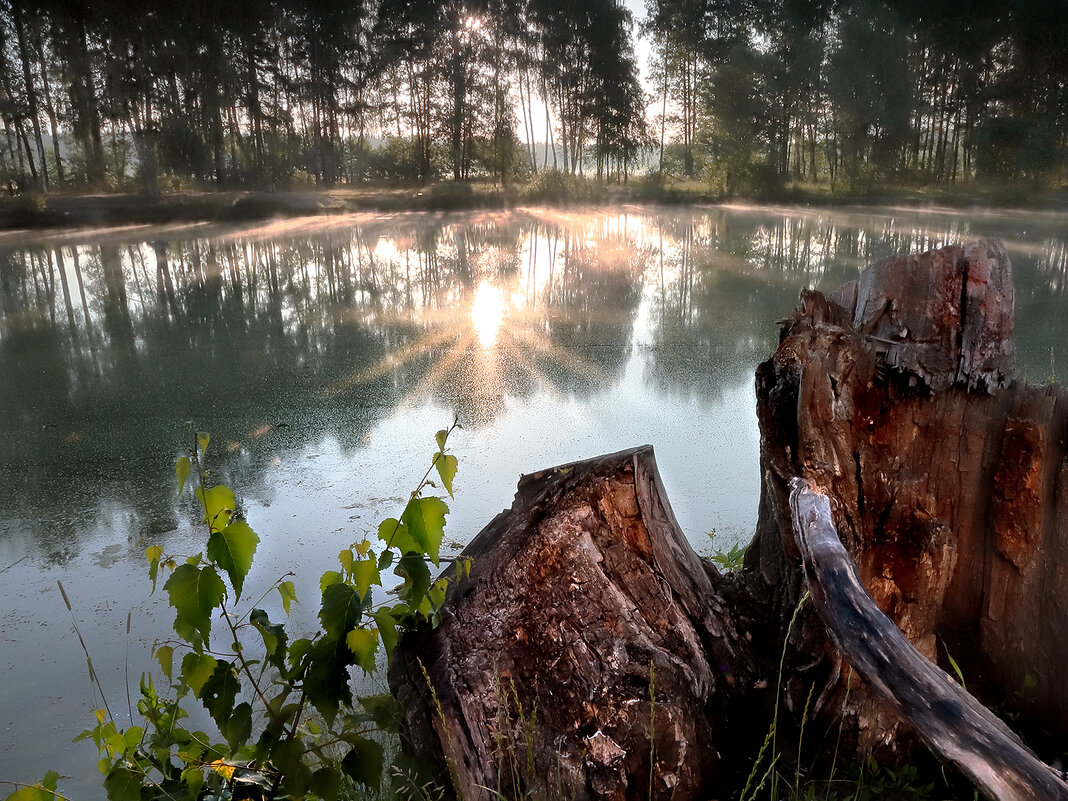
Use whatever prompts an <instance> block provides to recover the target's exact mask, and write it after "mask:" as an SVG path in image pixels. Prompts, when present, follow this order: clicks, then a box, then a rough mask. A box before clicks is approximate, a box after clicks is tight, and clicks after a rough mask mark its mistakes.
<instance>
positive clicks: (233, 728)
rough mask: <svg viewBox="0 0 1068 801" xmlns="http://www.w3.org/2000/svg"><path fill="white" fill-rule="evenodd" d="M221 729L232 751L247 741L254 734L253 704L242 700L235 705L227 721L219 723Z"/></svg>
mask: <svg viewBox="0 0 1068 801" xmlns="http://www.w3.org/2000/svg"><path fill="white" fill-rule="evenodd" d="M219 731H220V733H222V736H223V737H224V738H226V744H227V745H229V746H230V750H232V751H236V750H237V749H238V748H240V747H241V746H242V745H244V744H245V743H247V742H248V738H249V737H251V736H252V705H251V704H249V703H248V701H242V702H241V703H240V704H238V705H237V706H236V707H234V709H233V712H231V713H230V717H229V719H228V720H227V721H226V723H224V724H220V725H219Z"/></svg>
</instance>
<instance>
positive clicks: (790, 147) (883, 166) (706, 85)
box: [0, 0, 1068, 194]
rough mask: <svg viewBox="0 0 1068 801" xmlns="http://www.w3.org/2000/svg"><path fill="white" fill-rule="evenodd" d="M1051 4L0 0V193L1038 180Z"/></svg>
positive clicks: (1067, 104) (1061, 122) (1060, 99)
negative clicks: (587, 178)
mask: <svg viewBox="0 0 1068 801" xmlns="http://www.w3.org/2000/svg"><path fill="white" fill-rule="evenodd" d="M1061 5H1062V4H1061V3H1057V4H1056V5H1055V6H1053V5H1050V4H1049V3H1048V2H1045V0H1005V2H998V3H995V2H992V1H991V0H969V2H966V3H958V2H950V1H949V0H926V1H925V2H918V0H883V1H882V2H876V0H862V2H854V3H847V2H842V1H841V0H647V8H646V15H645V18H644V19H643V20H633V19H632V18H631V14H630V12H629V11H628V10H627V9H626V8H625V7H624V5H623V4H622V3H621V2H620V1H619V0H583V2H559V1H558V0H466V1H461V0H444V1H442V0H303V1H301V0H235V1H234V2H227V3H216V2H208V0H195V1H194V2H189V3H186V4H182V5H181V6H174V5H173V4H171V3H168V2H164V0H141V1H140V2H137V3H132V2H129V1H128V0H0V118H2V122H3V132H2V134H0V180H2V181H3V184H4V185H5V186H6V188H7V190H8V191H9V192H10V193H15V192H20V191H22V192H25V191H36V192H49V191H54V190H56V189H82V188H91V189H117V190H131V189H140V190H145V191H148V192H158V191H160V190H161V189H163V190H166V189H173V188H180V187H185V186H202V187H208V186H218V187H255V188H273V187H286V186H303V185H318V186H332V185H336V184H340V183H359V182H361V181H366V180H404V181H428V180H432V179H435V178H453V179H457V180H466V179H470V178H478V177H483V178H492V179H494V180H497V181H501V182H508V181H511V180H515V179H521V178H523V177H526V176H529V175H530V174H532V173H535V172H537V171H538V170H539V169H541V168H544V167H546V166H548V167H551V168H555V169H557V170H560V171H561V172H564V173H569V174H574V173H580V174H586V175H591V176H596V177H599V178H625V177H626V176H627V174H628V173H632V172H634V171H635V170H636V169H640V170H643V171H647V170H651V171H653V172H656V173H658V174H669V175H674V176H677V177H680V178H692V179H696V180H697V181H699V182H701V183H703V184H704V185H706V186H708V187H709V188H710V189H712V190H713V191H719V192H725V193H728V194H733V193H746V192H760V191H765V190H768V189H774V188H777V187H782V186H785V185H786V184H787V183H790V182H793V183H802V184H811V185H820V184H825V185H828V186H832V187H842V188H849V189H863V188H865V187H867V186H871V185H874V184H875V183H877V182H880V183H882V182H887V181H890V182H893V183H895V184H898V185H902V186H905V185H923V184H931V183H939V184H944V183H954V182H960V181H965V180H970V179H972V178H975V177H984V178H987V177H989V178H994V179H1007V180H1018V179H1027V180H1031V181H1042V182H1047V183H1054V182H1057V181H1058V180H1059V179H1060V178H1061V177H1062V174H1063V172H1064V168H1065V161H1066V154H1068V141H1066V135H1068V133H1066V132H1068V126H1066V125H1065V123H1066V119H1065V117H1066V111H1068V10H1066V9H1064V8H1061V7H1060V6H1061ZM639 31H641V32H642V33H643V34H644V35H646V36H647V37H648V38H649V41H650V42H651V48H652V52H653V54H654V57H653V70H652V74H651V76H648V79H647V82H646V88H643V86H642V83H641V82H640V81H639V76H638V68H637V63H636V58H635V54H634V39H635V36H636V35H637V34H638V33H639ZM543 99H544V100H546V101H547V102H543Z"/></svg>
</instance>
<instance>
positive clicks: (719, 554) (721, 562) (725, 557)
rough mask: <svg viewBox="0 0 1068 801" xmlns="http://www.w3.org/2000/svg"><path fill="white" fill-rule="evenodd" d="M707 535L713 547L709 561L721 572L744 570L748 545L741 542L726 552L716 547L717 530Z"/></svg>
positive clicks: (708, 532) (706, 533) (707, 532)
mask: <svg viewBox="0 0 1068 801" xmlns="http://www.w3.org/2000/svg"><path fill="white" fill-rule="evenodd" d="M705 535H706V536H707V537H708V540H709V543H710V544H711V545H712V552H711V553H710V554H709V555H708V559H709V561H711V562H712V563H713V564H715V565H716V566H717V567H719V569H720V570H723V571H725V572H727V573H731V572H733V571H735V570H741V569H742V565H743V564H744V563H745V552H746V550H747V549H748V548H749V546H748V545H742V544H741V543H740V542H736V543H734V544H733V545H731V547H730V549H729V550H727V551H724V550H722V549H720V548H717V547H716V546H715V542H716V530H715V529H712V530H711V531H706V532H705Z"/></svg>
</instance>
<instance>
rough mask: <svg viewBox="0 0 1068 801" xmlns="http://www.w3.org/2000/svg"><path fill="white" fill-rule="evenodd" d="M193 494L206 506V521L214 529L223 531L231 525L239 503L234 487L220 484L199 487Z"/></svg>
mask: <svg viewBox="0 0 1068 801" xmlns="http://www.w3.org/2000/svg"><path fill="white" fill-rule="evenodd" d="M193 494H194V495H196V497H197V500H198V501H200V505H201V506H202V507H204V522H205V523H207V524H208V525H209V526H210V527H211V530H212V531H222V530H223V529H224V528H226V526H227V525H229V523H230V517H231V515H232V514H233V512H234V506H236V505H237V501H236V499H235V497H234V491H233V490H232V489H230V488H229V487H224V486H222V485H221V484H220V485H219V486H218V487H210V488H208V489H207V490H205V489H204V488H203V487H197V488H196V490H194V492H193Z"/></svg>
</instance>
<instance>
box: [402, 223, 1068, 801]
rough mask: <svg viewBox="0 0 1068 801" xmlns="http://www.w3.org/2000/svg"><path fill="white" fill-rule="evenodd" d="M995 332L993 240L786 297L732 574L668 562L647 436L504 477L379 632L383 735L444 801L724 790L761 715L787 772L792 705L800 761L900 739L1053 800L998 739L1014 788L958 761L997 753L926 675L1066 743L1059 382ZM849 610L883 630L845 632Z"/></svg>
mask: <svg viewBox="0 0 1068 801" xmlns="http://www.w3.org/2000/svg"><path fill="white" fill-rule="evenodd" d="M1012 327H1013V314H1012V280H1011V268H1010V265H1009V261H1008V258H1007V257H1006V255H1005V252H1004V249H1003V248H1002V247H1001V245H1000V243H998V242H996V241H992V240H988V241H981V242H977V243H973V244H969V245H965V246H961V247H950V248H944V249H942V250H939V251H933V252H931V253H926V254H922V255H920V256H901V257H896V258H892V259H888V260H886V261H884V262H880V263H879V264H876V265H873V266H872V267H870V268H868V269H867V270H866V271H865V272H864V273H862V274H861V276H860V278H859V280H858V281H857V282H855V283H853V284H849V285H847V286H845V287H843V288H841V289H840V290H838V291H837V292H835V293H834V294H833V295H831V296H829V297H827V296H824V295H822V294H820V293H818V292H806V293H804V294H803V296H802V302H801V306H800V308H799V309H798V310H796V311H795V312H794V314H793V315H792V316H791V317H790V318H789V319H788V320H786V321H784V324H783V330H782V336H781V340H780V345H779V348H778V349H777V350H776V353H775V355H774V356H773V357H772V358H771V359H770V360H769V361H767V362H765V363H764V364H762V365H761V366H760V368H759V369H758V372H757V413H758V417H759V420H760V425H761V469H762V493H761V501H760V510H759V520H758V526H757V532H756V535H755V537H754V539H753V542H752V543H751V545H750V547H749V549H748V551H747V553H746V558H745V567H744V568H743V569H742V570H740V571H738V572H737V573H734V574H728V575H721V574H720V573H719V572H718V571H717V570H716V569H715V568H714V567H713V566H711V565H709V564H707V563H703V562H702V561H701V560H700V559H699V558H698V557H697V556H696V554H694V552H693V551H692V550H691V548H690V547H689V545H688V543H687V541H686V539H685V537H684V536H683V535H682V533H681V532H680V531H679V528H678V525H677V523H676V522H675V519H674V517H673V515H672V513H671V509H670V506H669V504H668V501H667V497H666V495H665V493H664V490H663V486H662V484H661V482H660V479H659V476H658V474H657V471H656V465H655V461H654V459H653V455H652V449H651V448H648V447H645V448H638V449H635V450H632V451H625V452H622V453H618V454H613V455H610V456H603V457H599V458H596V459H592V460H589V461H585V462H580V463H576V464H573V465H566V466H563V467H559V468H554V469H551V470H546V471H543V472H540V473H535V474H533V475H529V476H525V477H524V478H523V479H521V481H520V484H519V489H518V492H517V494H516V498H515V502H514V503H513V505H512V508H511V509H510V510H508V511H505V512H503V513H502V514H500V515H498V517H497V518H496V519H495V520H494V521H492V522H491V523H490V524H489V525H488V526H487V527H486V529H484V530H483V531H482V533H481V534H479V536H478V537H477V538H476V539H475V540H474V541H473V542H472V543H471V545H470V546H469V547H468V548H467V550H466V551H465V553H466V554H467V555H468V556H471V557H473V559H474V566H473V569H472V570H471V574H470V577H469V578H467V579H464V580H463V581H461V582H459V583H458V584H456V585H455V586H454V587H453V588H452V589H451V590H450V594H449V596H448V600H447V602H446V607H445V609H444V611H443V614H442V622H441V625H440V627H439V628H437V629H436V630H434V631H433V632H429V631H428V632H419V633H416V634H412V635H407V636H405V637H404V638H403V639H402V641H401V645H400V647H399V649H398V652H397V654H396V658H395V660H394V665H393V668H392V670H391V674H390V679H391V686H392V688H393V690H394V692H395V693H396V694H397V695H398V697H399V698H400V699H401V700H402V701H403V702H404V703H405V707H406V709H407V710H408V713H407V720H406V727H405V744H406V747H407V748H408V749H410V750H411V751H413V752H414V753H416V754H418V755H420V756H422V757H424V758H429V759H431V760H432V761H436V762H437V763H438V770H439V776H441V777H442V779H443V781H445V783H446V784H447V785H448V786H449V787H452V788H453V789H454V790H457V791H459V793H460V794H462V795H463V796H464V797H465V798H468V799H472V798H479V797H482V798H490V797H492V792H493V791H500V792H502V793H504V794H505V795H507V796H513V795H520V794H522V792H523V791H524V790H525V789H527V788H531V787H534V788H537V789H538V792H541V793H543V794H545V795H547V796H553V797H556V796H560V797H565V796H566V797H573V798H579V799H587V798H591V799H592V798H598V799H600V798H611V799H622V798H636V797H639V796H640V797H643V798H646V797H656V798H665V799H667V798H677V799H679V801H685V799H691V798H716V797H719V798H729V797H732V796H737V794H738V791H739V790H740V789H741V786H742V785H743V784H744V783H745V781H746V779H747V777H748V775H749V773H750V768H751V766H752V765H753V762H754V759H755V758H756V756H757V752H758V750H759V748H760V745H761V743H762V741H763V739H764V736H765V734H766V733H767V732H768V730H769V724H770V721H771V720H772V718H773V717H774V718H775V719H776V720H777V727H776V731H775V749H776V751H777V752H778V753H779V754H780V755H781V760H782V762H781V765H780V767H783V768H784V769H785V766H786V765H787V764H791V766H792V765H795V764H797V760H798V759H799V758H802V757H803V758H804V760H805V762H804V764H805V765H808V764H810V763H811V761H812V754H811V753H806V754H798V753H796V751H797V747H798V742H799V739H800V737H799V734H800V726H801V725H802V716H803V715H804V714H805V713H806V710H807V715H808V718H809V720H808V721H807V723H806V724H805V725H806V728H805V735H804V740H805V743H806V745H807V748H808V749H811V750H812V751H813V752H818V751H820V750H823V749H825V748H826V746H827V743H828V742H830V743H831V746H834V744H835V743H838V747H837V748H836V751H837V753H838V756H839V759H848V760H854V761H855V760H859V759H862V758H864V757H866V756H867V755H871V754H875V755H877V756H879V757H880V758H883V759H889V760H895V759H903V758H908V757H909V756H911V755H912V754H913V753H914V752H915V749H916V748H917V747H918V745H919V743H920V742H921V740H922V741H923V742H926V743H927V744H928V745H929V746H930V747H931V748H932V750H933V751H934V752H935V754H936V755H937V756H939V758H941V759H943V760H946V761H949V762H951V763H953V764H956V765H957V766H958V767H960V768H961V770H962V771H963V772H964V774H965V775H967V776H969V777H970V778H971V779H972V780H973V781H975V782H976V783H977V786H979V787H980V788H981V789H982V790H983V792H984V793H986V794H988V795H990V796H991V797H996V798H1004V799H1010V798H1011V799H1031V798H1036V799H1037V798H1065V799H1068V787H1066V786H1065V785H1064V783H1063V782H1062V781H1060V779H1058V778H1057V777H1056V776H1055V775H1054V774H1053V773H1052V772H1050V771H1049V770H1048V769H1046V768H1045V767H1044V766H1042V765H1041V763H1039V762H1038V761H1037V760H1036V759H1035V758H1034V757H1033V755H1030V752H1028V751H1027V749H1026V748H1025V747H1024V746H1023V745H1022V744H1020V745H1019V751H1020V754H1021V755H1022V756H1020V759H1021V760H1023V761H1022V762H1019V763H1013V765H1016V766H1017V767H1018V768H1019V770H1017V772H1015V773H1012V775H1011V777H1010V778H1005V777H1002V779H1000V780H999V779H998V778H997V776H994V778H991V775H992V772H991V769H990V768H982V767H976V766H977V765H982V764H987V765H989V764H993V763H992V762H991V760H990V759H989V758H988V756H989V755H988V754H985V753H984V752H983V751H982V749H981V748H979V746H978V745H977V744H981V743H987V744H989V743H994V744H995V745H993V746H990V747H992V748H994V749H997V748H999V747H1000V745H999V744H1001V745H1003V744H1004V743H1005V742H1009V740H1006V739H1004V738H1006V737H1007V738H1010V740H1011V738H1012V737H1014V735H1011V733H1009V732H1008V730H1007V729H1005V728H1004V727H1003V726H1001V725H1000V724H998V723H997V722H996V720H995V719H994V718H992V716H990V714H989V712H986V710H984V709H983V708H982V707H981V705H979V703H978V702H975V701H974V700H971V701H968V702H967V703H963V702H961V700H960V698H959V697H958V690H954V689H952V688H949V682H950V679H949V678H948V677H946V676H945V675H944V674H943V673H942V672H940V671H938V669H937V668H936V667H935V665H934V663H936V662H939V661H941V662H943V663H948V655H952V657H953V658H954V659H955V660H956V662H957V663H958V664H959V665H961V666H963V669H964V672H965V674H966V676H967V679H968V687H969V689H973V688H975V689H977V690H978V691H979V694H980V696H982V697H984V698H986V699H988V700H990V701H995V702H997V703H998V705H999V707H1000V708H1001V709H1003V710H1005V711H1010V712H1012V713H1013V715H1014V716H1017V720H1018V721H1019V722H1020V723H1022V724H1023V725H1024V728H1025V729H1026V730H1027V731H1029V732H1030V733H1035V732H1044V733H1046V734H1052V735H1056V736H1063V735H1064V734H1065V733H1066V732H1068V694H1065V693H1064V692H1063V688H1064V687H1065V686H1068V683H1066V679H1068V676H1065V673H1066V672H1068V637H1065V636H1063V634H1062V632H1063V631H1064V630H1065V626H1066V624H1068V592H1066V590H1068V581H1066V577H1068V455H1066V453H1068V450H1066V448H1068V446H1066V437H1068V392H1066V391H1065V390H1064V389H1062V388H1060V387H1055V386H1051V387H1030V386H1028V385H1027V384H1026V383H1024V382H1022V381H1017V380H1015V379H1013V350H1012V339H1011V335H1012ZM795 477H802V478H803V479H805V480H806V481H807V482H808V484H809V485H811V486H812V487H815V488H818V489H819V490H820V491H822V492H823V493H825V494H826V496H828V497H829V498H830V506H829V507H828V508H829V516H827V517H826V520H825V521H824V522H825V523H826V526H825V527H824V528H823V529H821V530H823V531H824V533H826V531H827V530H829V531H831V532H832V533H833V534H834V537H835V540H836V541H837V538H838V537H839V536H840V538H841V544H842V546H844V551H842V553H841V554H839V556H838V557H836V558H840V561H839V563H838V566H837V567H834V568H831V570H832V573H833V571H834V570H838V571H839V573H838V574H836V575H841V569H843V568H842V565H843V564H845V562H846V554H848V558H849V559H850V560H852V562H853V563H854V564H855V566H856V575H857V576H858V577H859V581H860V582H861V583H860V584H858V585H857V591H856V592H854V593H852V594H849V593H846V595H845V596H844V597H845V601H843V603H845V602H848V603H847V604H846V606H841V605H839V607H835V609H837V611H838V612H842V609H845V610H846V611H845V612H842V614H839V615H838V617H835V616H834V615H832V614H830V612H829V609H831V607H828V606H827V605H826V604H825V603H803V596H804V593H805V591H806V587H807V586H809V585H808V584H806V580H805V577H804V571H803V569H802V559H801V550H799V547H798V544H797V541H796V540H795V536H794V523H795V522H798V523H799V521H797V520H795V518H794V516H793V515H792V513H791V506H790V482H791V480H793V479H795ZM710 491H729V488H710ZM803 529H804V526H802V525H800V523H799V525H798V531H799V532H801V531H803ZM798 536H799V537H801V534H800V533H799V535H798ZM824 539H825V541H827V542H829V540H828V539H827V538H826V537H825V538H824ZM801 542H802V545H804V538H803V537H802V538H801ZM828 553H829V551H828ZM808 568H809V581H810V582H812V584H811V586H812V589H813V595H814V596H817V597H818V598H821V599H823V600H826V599H827V598H828V597H832V596H833V593H831V594H828V592H826V591H825V590H826V589H827V587H826V586H825V587H824V588H823V589H820V587H819V584H818V581H817V580H816V579H815V578H814V577H815V576H817V575H819V574H818V572H814V571H816V563H815V562H813V561H812V560H811V559H810V560H809V565H808ZM832 583H833V582H832ZM861 585H862V586H863V588H864V590H865V591H866V593H867V596H870V599H868V606H870V608H868V606H865V605H864V599H863V598H861V597H860V595H858V594H857V593H859V592H860V591H859V587H860V586H861ZM821 593H822V594H821ZM861 594H863V593H861ZM867 596H864V597H865V598H867ZM839 600H841V599H839ZM850 608H852V609H853V610H854V611H853V612H849V611H848V609H850ZM873 610H881V613H883V614H885V615H886V616H887V617H888V619H889V620H890V621H892V622H893V623H894V624H895V625H896V629H892V630H891V629H888V628H885V627H883V628H879V627H878V626H876V627H875V628H863V627H860V623H861V622H862V621H866V620H877V619H878V618H877V617H873V616H872V615H871V614H870V613H872V612H873ZM843 615H844V617H843ZM865 615H867V617H865ZM843 621H844V622H843ZM850 621H852V623H851V622H850ZM853 624H856V626H854V625H853ZM895 632H900V634H895ZM892 635H893V636H892ZM902 637H903V638H904V639H902ZM853 639H855V640H857V642H856V643H853V642H851V640H853ZM908 643H911V646H909V645H908ZM854 644H856V645H858V646H863V647H857V648H854V647H852V646H853V645H854ZM906 646H907V647H906ZM913 647H914V648H915V649H916V651H918V653H916V651H913V650H912V648H913ZM872 648H874V651H872V650H871V649H872ZM873 653H875V654H876V655H877V656H875V657H873V656H872V654H873ZM919 654H922V655H923V657H926V658H927V660H930V661H927V660H924V659H923V658H922V657H921V656H920V655H919ZM872 659H875V663H874V664H876V665H877V666H878V665H880V664H881V665H882V667H883V668H886V667H887V664H889V666H890V669H889V672H879V671H877V670H874V669H873V667H872V664H873V663H872V662H871V660H872ZM879 660H882V662H880V661H879ZM917 660H919V661H917ZM854 663H855V667H856V668H857V673H859V674H861V677H862V678H861V679H858V678H857V676H856V675H855V674H854V670H853V668H852V667H851V665H852V664H854ZM924 665H929V666H930V670H926V669H925V670H920V669H919V668H921V667H923V666H924ZM921 674H922V675H921ZM887 676H891V677H894V676H896V677H899V678H900V680H901V681H902V682H904V681H905V678H906V677H912V679H915V680H916V681H919V682H920V683H919V684H909V685H908V687H905V686H904V685H902V686H900V687H896V686H887V681H888V680H887V678H886V677H887ZM910 681H911V679H910ZM925 681H926V682H927V683H926V684H924V683H923V682H925ZM931 682H935V683H934V684H932V683H931ZM938 682H942V684H941V685H939V684H938ZM895 683H897V679H894V680H892V681H890V684H891V685H893V684H895ZM932 687H935V688H939V689H941V690H945V691H946V692H948V693H949V695H947V696H946V698H945V699H943V700H942V701H937V702H932V704H931V705H930V708H929V709H927V710H926V713H924V714H919V713H918V712H917V709H918V707H915V705H913V706H910V705H909V704H908V703H904V702H903V700H902V699H908V698H916V697H920V696H923V695H924V693H929V692H930V691H931V688H932ZM910 693H911V695H910ZM435 696H436V697H435ZM943 701H944V702H943ZM962 704H963V705H962ZM922 706H923V705H922V704H921V705H920V707H922ZM922 711H923V710H922V709H920V712H922ZM965 718H966V720H965ZM954 726H957V727H958V728H961V732H962V733H961V735H960V736H959V737H956V738H953V737H949V738H948V739H947V735H946V733H945V732H946V731H952V730H953V727H954ZM964 728H967V729H968V731H969V732H973V730H974V732H973V734H974V736H973V734H968V735H967V736H965V734H964V733H963V730H964ZM917 734H918V735H919V738H920V739H917V737H916V735H917ZM998 738H1002V739H998ZM1012 742H1016V741H1015V740H1012ZM947 743H949V745H946V744H947ZM962 743H963V745H962ZM939 744H942V745H945V747H944V748H943V747H940V745H939ZM826 750H829V749H826ZM1014 753H1015V752H1014ZM984 760H985V762H984ZM1027 760H1031V761H1030V762H1028V761H1027ZM998 764H1001V763H998ZM1006 764H1007V763H1006ZM1020 765H1024V767H1019V766H1020ZM761 770H763V768H762V769H761ZM1008 770H1009V768H1007V767H1004V765H1002V767H998V768H997V769H993V774H997V775H1001V774H1003V773H1005V774H1006V775H1008V774H1007V773H1006V771H1008ZM1013 770H1016V768H1013ZM789 775H790V776H791V777H792V776H796V775H800V774H799V773H798V772H796V771H795V769H794V768H793V767H791V768H790V770H789ZM446 777H447V778H446Z"/></svg>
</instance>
